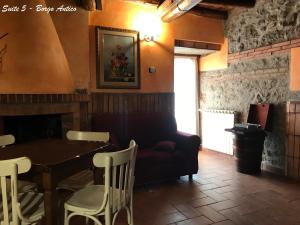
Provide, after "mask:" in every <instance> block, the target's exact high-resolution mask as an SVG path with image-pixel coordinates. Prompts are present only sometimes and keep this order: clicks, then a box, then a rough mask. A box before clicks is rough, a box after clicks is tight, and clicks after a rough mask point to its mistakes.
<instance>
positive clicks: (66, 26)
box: [47, 0, 90, 88]
mask: <svg viewBox="0 0 300 225" xmlns="http://www.w3.org/2000/svg"><path fill="white" fill-rule="evenodd" d="M62 4H64V5H73V6H74V7H76V4H75V2H72V1H71V0H59V1H58V0H54V1H53V0H47V5H48V6H52V7H59V6H60V5H62ZM88 15H89V12H88V11H87V10H85V9H83V8H80V7H77V11H76V12H68V13H61V12H54V13H51V17H52V20H53V23H54V25H55V28H56V31H57V34H58V36H59V39H60V42H61V45H62V47H63V49H64V52H65V54H66V57H67V60H68V62H69V67H70V69H71V73H72V76H73V79H74V83H75V88H88V87H89V81H90V67H89V60H90V59H89V53H90V49H89V27H88V17H89V16H88Z"/></svg>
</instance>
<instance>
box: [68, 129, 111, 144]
mask: <svg viewBox="0 0 300 225" xmlns="http://www.w3.org/2000/svg"><path fill="white" fill-rule="evenodd" d="M66 135H67V138H68V139H69V140H77V141H102V142H105V143H107V142H108V141H109V132H91V131H75V130H70V131H68V132H67V134H66Z"/></svg>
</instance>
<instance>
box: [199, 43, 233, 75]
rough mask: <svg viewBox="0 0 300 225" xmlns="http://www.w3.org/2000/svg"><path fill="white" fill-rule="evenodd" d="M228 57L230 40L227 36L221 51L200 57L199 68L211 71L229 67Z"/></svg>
mask: <svg viewBox="0 0 300 225" xmlns="http://www.w3.org/2000/svg"><path fill="white" fill-rule="evenodd" d="M227 58H228V40H227V38H225V39H224V43H223V44H222V46H221V50H220V51H218V52H216V53H213V54H210V55H207V56H204V57H201V58H200V61H199V70H200V71H210V70H220V69H226V68H227V67H228V63H227Z"/></svg>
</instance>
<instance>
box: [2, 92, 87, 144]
mask: <svg viewBox="0 0 300 225" xmlns="http://www.w3.org/2000/svg"><path fill="white" fill-rule="evenodd" d="M88 102H89V96H88V95H78V94H41V95H38V94H37V95H31V94H26V95H25V94H24V95H23V94H20V95H17V94H5V95H1V94H0V135H2V134H13V135H14V136H15V138H16V141H17V142H18V143H22V142H27V141H32V140H35V139H40V138H64V137H65V134H66V132H67V131H68V130H87V129H88Z"/></svg>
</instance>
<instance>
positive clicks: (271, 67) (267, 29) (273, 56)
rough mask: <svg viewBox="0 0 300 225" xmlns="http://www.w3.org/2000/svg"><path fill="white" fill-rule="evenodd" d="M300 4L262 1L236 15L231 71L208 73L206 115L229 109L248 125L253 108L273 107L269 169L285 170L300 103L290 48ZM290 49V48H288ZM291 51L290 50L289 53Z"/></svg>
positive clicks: (229, 27) (298, 29)
mask: <svg viewBox="0 0 300 225" xmlns="http://www.w3.org/2000/svg"><path fill="white" fill-rule="evenodd" d="M299 9H300V1H298V0H297V1H296V0H286V1H283V0H257V3H256V6H255V8H253V9H248V10H244V11H240V10H234V11H233V12H232V13H231V14H230V16H229V19H228V20H227V22H226V26H225V32H226V34H227V37H228V40H229V48H230V49H229V52H230V53H234V54H230V55H229V65H228V68H227V69H224V70H217V71H210V72H202V73H201V78H200V84H201V86H200V92H201V96H200V106H201V108H202V109H228V110H235V111H238V112H239V113H240V121H241V122H246V119H247V113H248V110H249V105H250V104H252V103H253V104H254V103H272V104H274V105H275V107H274V115H273V130H272V132H269V133H268V136H267V138H266V141H265V146H264V153H263V160H264V163H265V165H268V166H270V167H271V168H276V169H279V170H281V171H283V170H284V167H285V129H286V114H285V111H286V108H285V107H286V101H288V100H290V99H293V100H297V99H300V95H299V93H291V92H290V91H289V73H290V69H289V63H290V48H292V47H297V46H293V45H294V44H295V43H296V44H298V40H297V41H295V39H299V37H300V13H299V11H300V10H299ZM284 46H286V47H284ZM287 46H288V47H287Z"/></svg>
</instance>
